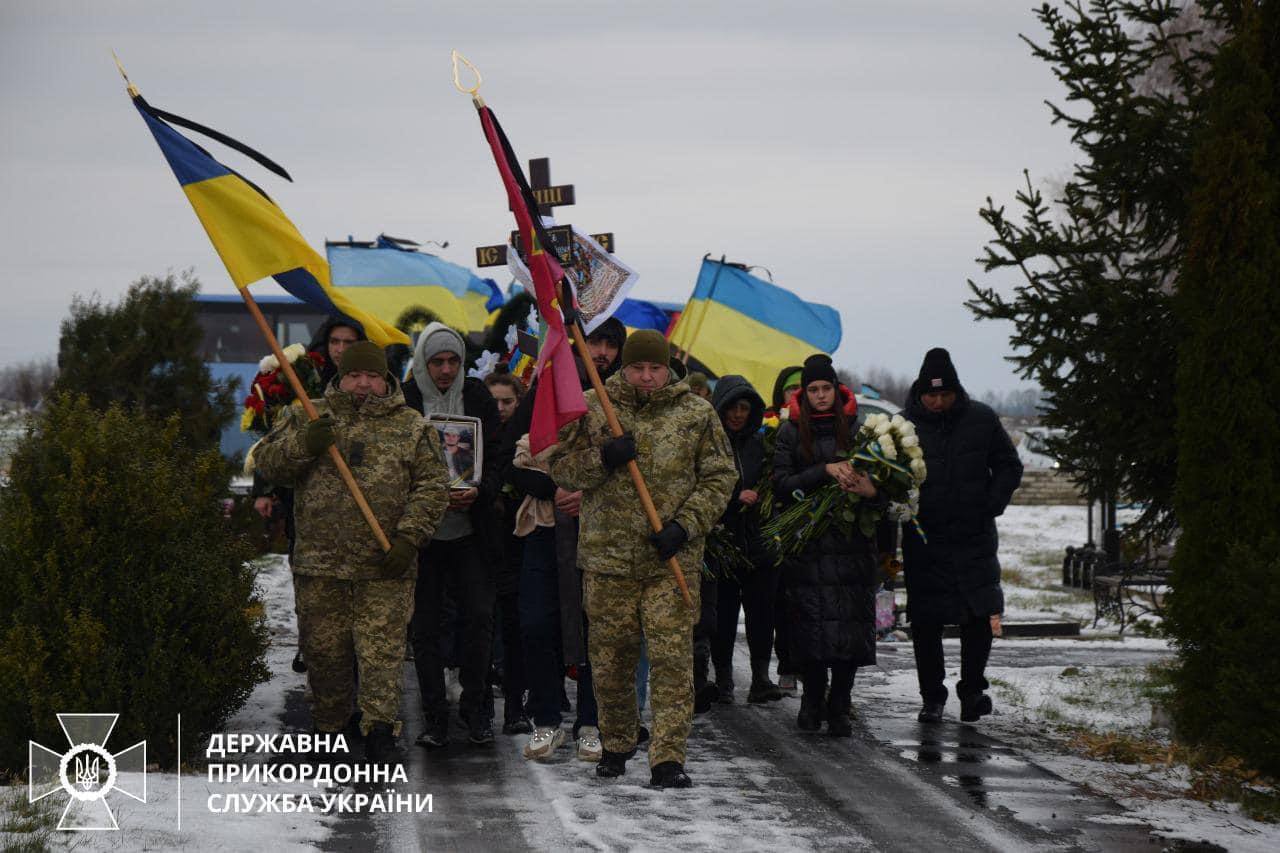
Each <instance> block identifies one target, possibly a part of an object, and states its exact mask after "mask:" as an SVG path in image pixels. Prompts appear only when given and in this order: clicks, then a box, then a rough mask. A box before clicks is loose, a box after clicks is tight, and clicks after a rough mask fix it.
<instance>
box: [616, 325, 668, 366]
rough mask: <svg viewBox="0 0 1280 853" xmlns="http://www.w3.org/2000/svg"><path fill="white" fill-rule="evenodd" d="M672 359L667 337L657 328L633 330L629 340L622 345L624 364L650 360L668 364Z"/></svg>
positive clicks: (654, 362) (655, 362)
mask: <svg viewBox="0 0 1280 853" xmlns="http://www.w3.org/2000/svg"><path fill="white" fill-rule="evenodd" d="M670 360H671V347H670V346H668V345H667V339H666V338H664V337H663V336H662V333H661V332H659V331H657V330H655V329H641V330H640V331H638V332H632V333H631V336H630V337H629V338H627V342H626V343H625V344H623V345H622V366H623V367H626V366H627V365H629V364H635V363H636V362H638V361H648V362H652V363H653V364H666V363H667V362H668V361H670Z"/></svg>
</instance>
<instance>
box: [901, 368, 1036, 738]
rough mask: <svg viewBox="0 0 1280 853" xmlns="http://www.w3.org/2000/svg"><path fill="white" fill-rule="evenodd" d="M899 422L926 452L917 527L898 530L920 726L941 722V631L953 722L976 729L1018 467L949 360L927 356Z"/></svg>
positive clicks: (985, 703) (985, 708) (1008, 444)
mask: <svg viewBox="0 0 1280 853" xmlns="http://www.w3.org/2000/svg"><path fill="white" fill-rule="evenodd" d="M906 417H907V419H908V420H910V421H911V422H912V423H913V424H915V427H916V433H917V435H918V436H919V438H920V447H921V449H922V450H923V451H924V461H925V466H926V468H927V474H926V479H925V481H924V484H923V485H922V486H921V488H920V513H919V521H920V526H921V527H922V528H923V530H924V533H925V536H927V537H928V541H925V539H922V538H921V536H920V534H919V533H918V532H917V531H916V529H915V525H904V531H905V533H904V536H903V542H902V555H903V569H904V572H905V574H906V581H907V612H908V615H909V616H910V618H911V639H912V645H913V646H914V649H915V656H916V672H917V675H918V677H919V680H920V696H921V698H922V699H923V700H924V707H923V708H922V709H921V711H920V714H919V717H918V719H919V720H920V722H922V723H937V722H941V720H942V711H943V707H944V706H945V704H946V701H947V688H946V686H945V685H944V684H943V676H944V674H945V664H944V660H943V654H942V630H943V626H944V625H959V626H960V681H959V683H957V684H956V694H957V695H958V696H959V697H960V719H961V720H963V721H964V722H974V721H975V720H977V719H978V718H979V717H982V716H983V715H985V714H990V713H991V698H990V697H989V696H987V695H986V693H985V692H984V691H985V690H986V689H987V686H988V685H987V680H986V678H985V677H984V674H983V672H984V670H985V669H986V666H987V657H988V656H989V655H990V653H991V637H992V633H991V630H992V626H991V620H992V617H994V616H997V615H999V614H1000V613H1002V612H1004V593H1003V591H1002V590H1001V588H1000V562H999V560H998V559H997V557H996V552H997V549H998V539H997V536H996V517H997V516H999V515H1001V514H1002V513H1003V512H1004V510H1005V507H1007V506H1008V505H1009V500H1010V498H1012V497H1013V492H1014V490H1015V489H1017V488H1018V484H1019V483H1020V482H1021V481H1022V462H1021V461H1020V460H1019V459H1018V453H1017V451H1016V450H1015V449H1014V447H1013V442H1012V441H1010V440H1009V434H1008V433H1006V432H1005V430H1004V427H1003V426H1002V425H1001V423H1000V418H999V417H997V416H996V413H995V412H994V411H992V410H991V408H990V407H989V406H986V405H984V404H982V403H979V402H977V401H976V400H971V399H969V395H968V394H967V393H965V390H964V387H963V386H962V385H961V384H960V379H959V377H958V376H957V374H956V369H955V367H954V366H953V365H952V363H951V355H950V354H949V353H948V352H947V351H946V350H945V349H931V350H929V352H928V353H926V354H925V357H924V363H923V364H922V365H921V367H920V375H919V377H918V378H917V379H916V381H915V384H913V385H912V386H911V394H910V399H909V400H908V402H907V411H906Z"/></svg>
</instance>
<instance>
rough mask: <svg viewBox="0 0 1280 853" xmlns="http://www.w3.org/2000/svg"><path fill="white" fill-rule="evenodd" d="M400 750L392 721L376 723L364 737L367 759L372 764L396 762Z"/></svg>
mask: <svg viewBox="0 0 1280 853" xmlns="http://www.w3.org/2000/svg"><path fill="white" fill-rule="evenodd" d="M398 751H399V750H398V749H397V746H396V736H395V734H393V733H392V730H391V725H390V723H374V724H373V728H371V729H369V734H367V735H365V738H364V757H365V759H366V760H367V761H368V762H369V763H370V764H396V763H398V761H399V756H398V755H397V753H398Z"/></svg>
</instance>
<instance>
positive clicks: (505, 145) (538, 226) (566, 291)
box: [481, 107, 578, 328]
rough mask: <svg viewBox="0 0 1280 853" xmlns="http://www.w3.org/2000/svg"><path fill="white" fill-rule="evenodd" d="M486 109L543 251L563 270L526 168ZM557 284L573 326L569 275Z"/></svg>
mask: <svg viewBox="0 0 1280 853" xmlns="http://www.w3.org/2000/svg"><path fill="white" fill-rule="evenodd" d="M484 109H485V110H487V111H488V113H489V121H491V122H493V129H494V132H495V133H497V134H498V142H499V143H501V144H502V156H504V157H506V158H507V167H508V168H509V169H510V170H511V176H512V177H513V178H515V180H516V184H517V185H518V186H519V187H520V196H521V198H523V199H524V206H525V210H527V211H528V212H529V219H530V221H531V222H532V223H533V231H534V233H535V234H536V235H537V237H538V245H539V246H541V247H542V251H544V252H546V253H547V254H549V255H551V257H553V258H555V259H556V263H557V264H558V265H559V266H560V269H562V270H563V269H564V261H563V260H561V258H560V253H559V252H557V251H556V247H555V244H553V243H552V242H551V239H550V238H549V237H548V236H547V232H546V229H545V228H543V227H542V214H540V213H539V212H538V200H537V199H536V198H534V195H533V190H531V189H529V182H528V181H527V180H526V179H525V176H524V170H523V169H521V168H520V161H519V160H517V159H516V154H515V151H513V150H512V149H511V142H510V140H508V139H507V133H506V131H504V130H503V129H502V124H501V123H500V122H499V121H498V116H497V115H496V114H495V113H494V111H493V110H492V109H490V108H489V107H484ZM483 124H484V122H483V121H482V122H481V126H483ZM527 262H528V261H527V259H526V263H527ZM557 285H558V286H559V287H560V289H561V292H560V293H559V294H557V295H558V296H559V297H560V311H561V313H562V314H563V315H564V324H565V327H566V328H573V326H574V324H575V323H576V322H577V320H578V313H577V309H576V308H575V307H574V304H573V298H572V291H571V289H570V288H569V280H568V277H564V278H561V279H560V281H559V282H557Z"/></svg>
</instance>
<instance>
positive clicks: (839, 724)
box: [827, 711, 853, 737]
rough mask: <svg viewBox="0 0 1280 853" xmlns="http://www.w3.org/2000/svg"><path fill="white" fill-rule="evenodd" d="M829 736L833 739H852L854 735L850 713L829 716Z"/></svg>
mask: <svg viewBox="0 0 1280 853" xmlns="http://www.w3.org/2000/svg"><path fill="white" fill-rule="evenodd" d="M827 734H829V735H831V736H832V737H850V736H851V735H852V734H853V723H851V722H849V713H848V712H847V711H846V712H844V713H842V714H830V713H829V714H827Z"/></svg>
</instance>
